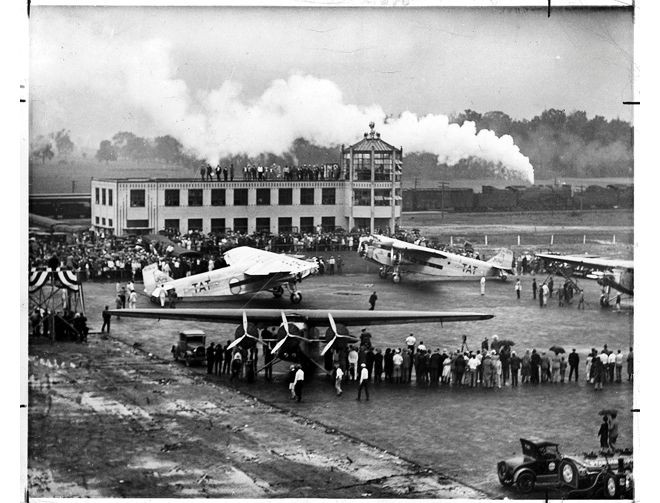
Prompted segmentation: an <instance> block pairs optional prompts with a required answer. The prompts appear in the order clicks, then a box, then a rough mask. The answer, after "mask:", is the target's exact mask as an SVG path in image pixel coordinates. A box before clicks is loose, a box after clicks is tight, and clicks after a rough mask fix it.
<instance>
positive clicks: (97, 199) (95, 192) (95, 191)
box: [94, 187, 101, 223]
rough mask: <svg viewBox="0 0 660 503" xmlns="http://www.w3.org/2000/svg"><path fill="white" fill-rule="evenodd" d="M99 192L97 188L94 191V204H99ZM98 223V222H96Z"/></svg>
mask: <svg viewBox="0 0 660 503" xmlns="http://www.w3.org/2000/svg"><path fill="white" fill-rule="evenodd" d="M100 192H101V191H100V190H99V188H98V187H96V188H95V189H94V201H96V204H99V193H100ZM97 223H98V222H97Z"/></svg>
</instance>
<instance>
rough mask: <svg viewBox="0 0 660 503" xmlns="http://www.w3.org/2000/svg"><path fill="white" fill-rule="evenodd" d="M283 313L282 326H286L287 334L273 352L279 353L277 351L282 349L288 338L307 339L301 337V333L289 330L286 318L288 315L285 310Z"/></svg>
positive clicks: (285, 331)
mask: <svg viewBox="0 0 660 503" xmlns="http://www.w3.org/2000/svg"><path fill="white" fill-rule="evenodd" d="M281 314H282V326H283V327H284V333H285V334H286V335H285V336H284V337H282V339H280V341H279V342H278V343H277V344H275V346H274V347H273V349H272V350H271V352H272V353H273V354H277V352H278V351H279V350H280V348H281V347H282V346H283V345H284V343H285V342H286V340H287V339H289V338H292V339H300V340H305V338H304V337H300V336H299V335H294V334H292V333H291V332H289V322H288V320H287V319H286V315H285V314H284V311H281Z"/></svg>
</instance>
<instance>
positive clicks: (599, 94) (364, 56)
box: [29, 6, 635, 151]
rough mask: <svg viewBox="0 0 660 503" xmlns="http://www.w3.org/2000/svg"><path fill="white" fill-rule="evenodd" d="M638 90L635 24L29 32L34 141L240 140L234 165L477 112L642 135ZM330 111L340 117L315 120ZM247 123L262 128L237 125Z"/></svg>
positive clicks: (399, 20)
mask: <svg viewBox="0 0 660 503" xmlns="http://www.w3.org/2000/svg"><path fill="white" fill-rule="evenodd" d="M633 74H634V66H633V22H632V14H631V11H630V10H624V9H593V8H592V9H563V10H562V9H558V8H555V9H553V11H552V15H551V17H550V18H548V17H547V13H546V10H545V9H521V8H440V7H429V8H397V9H389V8H373V7H372V8H286V7H279V8H264V7H194V8H188V7H73V6H68V7H66V6H65V7H55V6H34V7H33V8H32V14H31V16H30V76H29V79H30V80H29V90H30V106H31V108H30V110H31V115H30V117H31V122H30V125H31V136H32V137H34V136H36V135H37V134H47V133H49V132H51V131H56V130H59V129H62V128H66V129H69V130H71V133H72V137H73V139H74V141H75V142H76V143H77V144H79V145H86V146H88V147H91V148H96V147H98V143H99V141H100V140H102V139H105V138H110V137H111V136H112V135H113V134H114V133H115V132H117V131H120V130H127V131H132V132H134V133H136V134H138V135H142V136H148V137H151V136H156V135H160V134H173V135H175V136H179V137H183V138H184V139H185V140H186V141H184V143H190V144H191V145H192V146H193V147H196V148H197V149H201V150H202V151H204V150H205V149H208V144H209V143H210V141H211V140H210V138H211V137H218V135H220V137H221V138H223V139H224V138H226V137H227V135H233V133H232V132H228V130H231V131H239V133H236V134H237V135H238V136H240V137H241V138H242V140H240V141H239V140H235V141H234V140H232V141H234V143H233V144H232V145H233V146H232V147H231V149H234V150H235V149H239V148H242V145H244V144H245V142H246V141H247V140H246V139H245V137H246V136H250V135H252V136H260V137H262V138H264V137H266V136H270V135H274V136H277V134H278V133H277V132H276V131H275V129H278V128H284V129H287V126H288V124H292V123H295V124H296V127H293V128H292V131H286V134H284V133H282V134H281V135H280V136H281V138H277V139H273V140H272V143H273V144H277V141H281V142H286V141H288V138H289V135H294V134H298V133H300V132H301V131H303V132H304V131H306V130H310V129H316V128H317V129H319V131H317V132H316V133H314V134H315V135H316V137H315V138H316V140H317V141H316V142H317V143H323V142H324V141H328V142H337V139H338V135H332V134H325V133H324V132H323V131H322V130H323V129H324V122H325V121H327V122H328V123H332V125H329V126H328V127H327V129H328V130H330V129H332V128H336V129H337V130H338V131H339V132H341V131H342V130H343V131H344V133H343V134H344V135H345V136H346V137H347V138H346V140H345V142H350V141H351V140H352V138H353V137H354V136H355V135H356V134H357V135H359V136H361V133H362V132H364V131H366V130H367V123H368V121H367V122H366V123H364V124H362V123H360V124H349V122H351V120H353V121H361V122H362V121H365V120H366V119H365V118H367V117H369V116H372V115H373V116H375V117H376V119H375V120H376V122H377V123H380V122H382V121H381V120H380V118H379V115H380V114H383V115H388V116H394V117H398V116H400V114H404V113H411V114H413V116H414V117H415V118H416V119H419V118H421V117H424V116H427V115H428V114H434V116H435V114H437V115H438V116H445V115H450V114H452V113H457V112H460V111H462V110H464V109H467V108H470V109H473V110H477V111H480V112H486V111H492V110H500V111H503V112H505V113H507V114H509V115H510V116H512V117H514V118H518V119H521V118H532V117H533V116H534V115H537V114H540V112H541V111H543V110H544V109H547V108H560V109H565V110H566V111H567V112H570V111H573V110H585V111H586V112H587V114H588V116H590V117H592V116H593V115H596V114H598V115H603V116H605V117H606V118H608V119H611V118H616V117H619V118H621V119H623V120H627V121H631V122H632V111H631V108H632V107H629V106H626V105H623V104H622V101H630V100H633V99H635V97H634V95H633ZM295 78H299V79H303V81H304V84H300V85H299V83H298V84H296V82H293V81H292V79H295ZM282 87H284V90H282ZM321 88H322V89H323V90H322V91H318V90H319V89H321ZM311 89H314V90H313V91H312V90H311ZM317 91H318V92H317ZM274 96H275V98H274ZM321 97H322V98H323V99H327V102H328V103H329V104H330V105H331V106H330V105H329V106H328V107H325V108H324V107H322V106H308V105H309V103H310V102H314V101H316V102H318V101H319V100H320V99H321ZM306 98H307V99H308V101H306V102H305V103H303V101H304V100H305V99H306ZM298 105H300V106H301V107H302V108H300V110H298V109H297V108H296V107H297V106H298ZM280 108H282V109H285V112H282V114H281V116H277V114H278V113H279V112H278V110H280ZM294 109H295V110H294ZM337 109H340V110H341V111H342V114H339V115H341V118H339V117H334V118H332V117H330V116H332V115H333V110H337ZM227 110H232V111H233V112H232V113H231V114H229V115H230V116H231V120H229V119H228V118H227V117H228V116H227ZM243 115H244V116H250V117H252V120H251V121H243V120H241V121H240V122H241V123H240V124H238V123H237V121H239V119H238V117H239V116H243ZM292 115H293V116H294V117H293V118H292ZM299 115H305V116H306V117H307V119H306V120H302V119H301V118H300V117H298V116H299ZM276 116H277V117H279V121H273V120H271V119H273V118H274V117H276ZM334 119H336V120H335V121H334V122H333V120H334ZM340 119H341V120H340ZM379 121H380V122H379ZM220 123H222V125H223V126H222V127H221V126H220ZM223 127H224V129H223ZM439 127H445V128H446V126H439ZM400 130H401V128H398V129H397V131H400ZM443 131H444V130H443ZM324 134H325V137H324V138H321V137H323V136H324ZM241 135H242V136H241ZM195 136H208V137H209V138H207V139H204V140H199V141H196V139H195V138H194V137H195ZM312 136H313V135H312ZM404 139H406V140H408V138H404ZM229 143H231V141H230V142H229ZM396 143H397V144H398V143H403V142H396ZM228 148H229V147H228ZM250 148H252V147H250ZM231 149H230V150H231ZM275 150H276V148H275Z"/></svg>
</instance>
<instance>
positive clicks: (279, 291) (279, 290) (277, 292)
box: [273, 285, 284, 299]
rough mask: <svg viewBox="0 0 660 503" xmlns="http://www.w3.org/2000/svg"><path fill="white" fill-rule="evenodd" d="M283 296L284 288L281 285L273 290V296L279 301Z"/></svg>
mask: <svg viewBox="0 0 660 503" xmlns="http://www.w3.org/2000/svg"><path fill="white" fill-rule="evenodd" d="M283 294H284V288H282V286H281V285H280V286H276V287H275V288H273V295H274V296H275V297H276V298H278V299H279V298H280V297H281V296H282V295H283Z"/></svg>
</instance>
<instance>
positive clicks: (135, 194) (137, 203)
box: [131, 189, 144, 208]
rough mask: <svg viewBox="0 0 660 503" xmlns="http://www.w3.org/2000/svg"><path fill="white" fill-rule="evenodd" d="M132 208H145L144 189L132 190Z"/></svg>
mask: <svg viewBox="0 0 660 503" xmlns="http://www.w3.org/2000/svg"><path fill="white" fill-rule="evenodd" d="M131 208H144V189H133V190H131Z"/></svg>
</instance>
